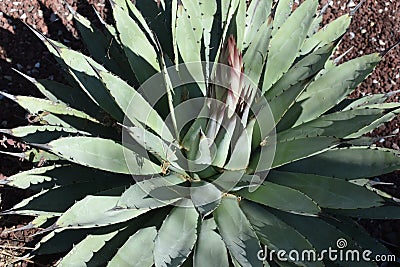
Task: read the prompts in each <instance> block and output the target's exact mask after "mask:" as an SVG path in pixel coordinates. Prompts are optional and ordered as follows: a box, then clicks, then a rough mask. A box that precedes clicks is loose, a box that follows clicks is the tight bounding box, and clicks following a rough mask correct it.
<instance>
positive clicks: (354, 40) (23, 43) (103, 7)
mask: <svg viewBox="0 0 400 267" xmlns="http://www.w3.org/2000/svg"><path fill="white" fill-rule="evenodd" d="M67 2H68V3H69V4H71V5H72V6H73V7H74V8H75V9H77V10H78V11H79V12H80V13H82V14H84V15H86V16H88V17H89V18H91V19H93V18H94V17H95V14H94V12H93V11H92V8H91V7H90V6H89V5H88V3H87V2H89V3H90V4H93V5H94V7H95V8H96V9H97V10H98V11H99V12H100V13H101V15H102V16H103V17H106V14H107V4H106V3H105V2H106V0H89V1H83V0H78V1H76V0H67ZM320 2H321V4H325V3H327V2H329V0H321V1H320ZM359 2H360V0H354V2H353V1H352V0H350V1H348V0H340V1H339V0H337V1H334V3H332V4H331V5H330V6H329V8H328V9H327V13H326V15H325V17H324V21H331V20H332V19H334V18H336V17H338V16H339V15H342V14H344V13H347V12H349V11H350V10H351V9H352V8H354V5H356V4H358V3H359ZM61 3H63V1H61V0H29V1H28V0H0V90H2V91H6V92H10V93H12V94H24V95H35V96H39V93H38V91H37V90H36V88H35V87H34V86H32V85H31V84H30V83H29V82H27V81H26V80H24V79H23V78H21V77H20V76H19V75H18V74H16V73H15V72H14V71H12V70H11V67H12V68H15V69H18V70H20V71H21V72H23V73H26V74H28V75H31V76H33V77H35V78H50V79H55V80H59V81H62V75H61V74H60V72H59V71H57V69H58V67H57V65H56V63H55V60H54V59H53V58H52V57H51V55H50V54H49V53H48V52H47V51H46V49H45V47H44V46H43V45H42V44H41V43H40V41H39V40H38V39H37V38H36V37H35V36H34V35H33V34H32V33H31V32H30V31H29V30H27V27H26V26H25V25H24V24H23V23H22V22H21V21H20V20H22V21H23V22H24V23H26V24H28V25H31V26H32V27H34V28H36V29H38V30H39V31H41V32H42V33H44V34H45V35H47V36H49V37H51V38H53V39H56V40H59V41H61V42H63V43H64V44H66V45H68V46H71V47H73V48H74V49H78V50H81V51H83V52H85V50H84V48H83V47H82V44H81V42H80V40H79V39H78V38H79V35H78V33H77V31H76V30H75V28H74V25H73V22H72V20H71V19H72V17H71V15H69V12H68V11H67V8H66V7H65V5H63V4H61ZM399 8H400V1H399V0H366V1H365V2H364V3H363V5H362V6H361V8H360V9H359V10H358V11H357V12H356V13H355V15H354V17H353V21H352V24H351V27H350V29H349V31H348V33H347V34H346V35H345V37H344V40H343V42H342V43H341V44H340V46H339V49H338V55H340V54H342V53H344V52H345V51H347V50H348V49H350V48H351V47H353V49H352V50H351V51H350V52H349V53H348V54H347V55H346V56H345V57H344V60H348V59H351V58H354V57H357V56H360V55H362V54H368V53H372V52H376V51H377V52H383V51H385V50H387V49H388V48H390V47H391V46H393V45H394V44H395V43H396V42H398V41H400V12H399ZM399 61H400V47H396V48H394V49H392V50H391V51H390V52H389V53H388V54H386V55H385V57H384V58H383V60H382V62H381V63H380V64H379V65H378V67H377V68H376V70H375V71H374V72H373V73H372V75H371V76H370V77H369V78H368V79H367V80H366V81H365V82H364V83H363V84H361V86H359V88H358V89H357V90H356V92H355V93H354V94H353V95H352V97H358V96H361V95H366V94H371V93H380V92H390V91H394V90H399V89H400V87H399V84H400V64H399ZM390 101H396V102H398V101H399V97H398V95H396V96H393V97H392V98H391V99H390ZM25 123H26V120H25V113H24V111H23V110H22V109H20V108H18V107H17V106H16V105H15V104H14V103H12V102H10V101H8V100H6V99H0V128H9V127H14V126H17V125H22V124H25ZM399 125H400V118H399V117H397V118H396V119H395V120H393V121H392V122H390V123H387V124H385V125H383V126H382V127H380V128H379V129H378V130H376V131H374V132H373V133H372V135H373V136H387V135H393V134H394V135H395V136H393V137H390V138H387V139H386V140H385V141H384V142H382V143H379V145H383V146H385V147H390V148H394V149H399V137H400V135H399ZM0 138H1V136H0ZM29 167H30V164H28V163H23V162H20V161H18V160H15V159H12V158H10V157H5V156H2V155H0V179H2V178H3V177H4V176H9V175H12V174H14V173H17V172H18V171H20V170H23V169H26V168H29ZM380 179H381V180H383V181H388V182H393V183H395V184H396V185H395V186H392V187H389V188H388V187H386V188H383V189H384V190H386V191H388V192H390V193H392V194H394V195H396V196H397V197H399V198H400V190H399V185H400V182H399V173H396V172H395V173H392V174H389V175H386V176H383V177H381V178H380ZM0 194H1V196H2V199H3V202H2V203H1V204H0V209H3V210H4V209H7V208H10V207H12V206H13V205H14V204H15V203H17V202H18V201H19V200H20V199H21V198H22V197H24V196H25V194H26V193H23V192H20V191H17V190H10V189H6V188H1V187H0ZM27 221H28V220H27V219H24V218H21V217H16V218H9V217H7V219H3V218H2V219H1V222H0V233H1V232H2V230H4V229H10V228H16V227H19V226H22V225H23V224H24V223H27ZM364 225H365V226H366V228H367V229H368V230H369V231H370V232H371V233H372V234H373V235H374V236H375V237H377V238H379V239H382V240H384V241H386V242H389V243H392V244H395V245H397V246H398V247H400V229H399V226H398V221H397V222H393V221H389V222H376V221H375V222H367V223H364ZM30 234H31V233H30V232H26V231H25V232H23V231H22V232H21V231H17V232H15V233H12V234H0V266H4V264H5V262H6V260H8V262H9V260H10V259H11V258H15V256H17V255H22V254H23V253H24V252H27V250H25V251H24V249H16V248H15V247H21V246H24V245H25V244H26V242H27V241H29V240H30V238H29V235H30ZM5 246H8V247H9V248H10V249H6V248H5ZM7 254H15V255H14V256H12V255H11V256H7ZM49 262H51V261H44V262H43V263H44V264H46V265H48V264H49ZM27 264H28V262H26V261H21V262H19V265H20V266H26V265H27Z"/></svg>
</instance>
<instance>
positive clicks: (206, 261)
mask: <svg viewBox="0 0 400 267" xmlns="http://www.w3.org/2000/svg"><path fill="white" fill-rule="evenodd" d="M210 220H212V219H210ZM210 220H207V221H202V224H201V228H200V232H199V237H198V239H197V243H196V248H195V251H194V256H193V266H194V267H202V266H208V267H228V266H229V262H228V253H227V251H226V247H225V243H224V242H223V241H222V237H221V236H220V235H219V234H217V233H216V232H215V230H216V229H215V228H216V226H215V222H214V220H212V221H213V223H210V222H209V221H210Z"/></svg>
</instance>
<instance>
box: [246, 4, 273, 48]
mask: <svg viewBox="0 0 400 267" xmlns="http://www.w3.org/2000/svg"><path fill="white" fill-rule="evenodd" d="M271 8H272V1H270V0H267V1H263V0H255V1H251V2H250V5H249V7H248V8H247V11H246V26H245V31H244V40H243V48H244V49H245V48H247V47H248V46H249V44H250V43H253V42H254V41H253V40H254V39H255V38H257V37H258V36H259V31H260V28H261V26H262V25H264V24H265V22H267V21H268V20H269V16H270V14H271ZM262 32H263V31H262Z"/></svg>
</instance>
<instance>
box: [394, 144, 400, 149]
mask: <svg viewBox="0 0 400 267" xmlns="http://www.w3.org/2000/svg"><path fill="white" fill-rule="evenodd" d="M392 148H393V149H396V150H400V147H399V146H398V145H397V144H396V143H393V144H392Z"/></svg>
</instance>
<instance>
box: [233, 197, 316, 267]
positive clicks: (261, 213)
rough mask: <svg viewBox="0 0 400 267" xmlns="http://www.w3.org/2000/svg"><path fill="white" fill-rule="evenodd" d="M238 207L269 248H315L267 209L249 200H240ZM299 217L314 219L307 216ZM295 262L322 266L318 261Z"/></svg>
mask: <svg viewBox="0 0 400 267" xmlns="http://www.w3.org/2000/svg"><path fill="white" fill-rule="evenodd" d="M240 207H241V208H242V210H243V212H244V213H245V214H246V216H247V218H248V219H249V221H250V223H251V225H252V226H253V227H254V230H255V231H256V233H257V236H258V237H259V239H260V240H261V242H262V244H264V245H266V246H268V248H269V249H274V250H275V251H278V250H281V249H282V250H285V251H291V250H296V251H303V250H311V251H315V248H314V247H313V246H312V245H311V243H310V242H309V241H308V240H307V239H306V238H305V237H304V236H303V235H301V234H300V233H299V232H298V231H296V230H295V229H294V228H293V227H291V226H290V225H288V224H286V222H285V221H284V220H281V219H279V218H278V217H276V216H275V215H274V214H272V213H270V212H269V211H268V210H266V209H264V208H262V207H261V206H259V205H256V204H254V203H250V202H249V201H241V202H240ZM301 217H305V218H310V219H314V218H311V217H307V216H301ZM257 252H258V250H255V251H254V252H253V253H254V254H256V253H257ZM295 263H298V264H301V265H304V264H305V265H306V266H324V265H323V264H321V262H318V261H317V262H295Z"/></svg>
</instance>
